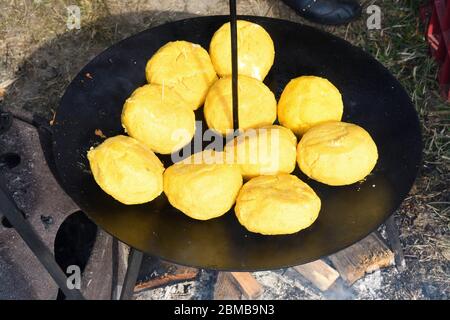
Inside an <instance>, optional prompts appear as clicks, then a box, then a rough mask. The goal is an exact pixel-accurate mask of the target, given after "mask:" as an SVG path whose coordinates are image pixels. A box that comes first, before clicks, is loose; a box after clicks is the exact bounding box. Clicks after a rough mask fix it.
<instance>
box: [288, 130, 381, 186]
mask: <svg viewBox="0 0 450 320" xmlns="http://www.w3.org/2000/svg"><path fill="white" fill-rule="evenodd" d="M377 159H378V151H377V146H376V145H375V142H374V141H373V140H372V137H371V136H370V135H369V133H367V131H366V130H364V129H363V128H361V127H359V126H357V125H355V124H351V123H345V122H334V121H333V122H326V123H323V124H320V125H317V126H315V127H312V128H311V129H309V131H308V132H306V133H305V135H304V136H303V137H302V139H301V140H300V143H299V144H298V147H297V162H298V165H299V167H300V169H301V170H302V171H303V172H304V173H305V174H306V175H307V176H308V177H310V178H312V179H314V180H317V181H319V182H322V183H325V184H328V185H331V186H342V185H348V184H352V183H355V182H357V181H360V180H362V179H364V178H365V177H366V176H367V175H368V174H369V173H370V172H371V171H372V170H373V168H374V167H375V164H376V163H377Z"/></svg>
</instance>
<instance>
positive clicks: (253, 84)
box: [204, 76, 277, 135]
mask: <svg viewBox="0 0 450 320" xmlns="http://www.w3.org/2000/svg"><path fill="white" fill-rule="evenodd" d="M232 101H233V100H232V90H231V77H230V76H227V77H224V78H221V79H219V80H217V81H216V82H215V83H214V84H213V86H212V87H211V89H210V90H209V92H208V95H207V96H206V101H205V108H204V114H205V119H206V123H207V124H208V127H209V128H210V129H214V130H215V131H217V132H219V133H221V134H223V135H225V134H227V131H228V130H232V129H233V102H232ZM238 101H239V104H238V105H239V128H240V129H248V128H259V127H263V126H267V125H271V124H272V123H274V121H275V120H276V118H277V101H276V100H275V96H274V94H273V93H272V91H270V89H269V88H268V87H267V86H266V85H265V84H264V83H262V82H261V81H258V80H256V79H254V78H250V77H247V76H239V78H238Z"/></svg>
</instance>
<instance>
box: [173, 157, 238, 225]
mask: <svg viewBox="0 0 450 320" xmlns="http://www.w3.org/2000/svg"><path fill="white" fill-rule="evenodd" d="M192 157H196V159H195V160H192V159H189V160H191V161H189V160H183V161H182V162H179V163H176V164H174V165H172V166H170V167H169V168H168V169H167V170H166V171H165V173H164V192H165V194H166V195H167V198H168V199H169V202H170V204H171V205H172V206H174V207H175V208H177V209H178V210H180V211H182V212H183V213H184V214H186V215H187V216H189V217H191V218H194V219H198V220H208V219H212V218H216V217H219V216H221V215H223V214H225V213H226V212H227V211H228V210H230V209H231V207H232V206H233V204H234V202H235V201H236V197H237V194H238V192H239V189H240V188H241V187H242V176H241V173H240V171H239V168H238V167H237V166H235V165H232V164H223V163H217V164H216V163H205V162H206V161H204V159H205V158H208V157H209V155H208V156H206V157H203V156H200V157H198V155H197V156H196V155H195V154H194V155H193V156H191V158H192ZM189 162H190V163H189Z"/></svg>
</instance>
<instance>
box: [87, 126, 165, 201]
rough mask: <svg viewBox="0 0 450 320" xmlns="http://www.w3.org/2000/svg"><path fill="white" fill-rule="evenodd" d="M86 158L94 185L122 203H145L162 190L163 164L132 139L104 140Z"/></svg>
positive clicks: (119, 137) (120, 137) (116, 137)
mask: <svg viewBox="0 0 450 320" xmlns="http://www.w3.org/2000/svg"><path fill="white" fill-rule="evenodd" d="M87 157H88V160H89V164H90V167H91V171H92V174H93V175H94V179H95V181H96V182H97V184H98V185H99V186H100V187H101V188H102V189H103V191H105V192H106V193H108V194H109V195H111V196H112V197H113V198H115V199H116V200H118V201H120V202H122V203H124V204H139V203H145V202H149V201H151V200H153V199H155V198H156V197H157V196H159V195H160V194H161V192H162V191H163V171H164V166H163V164H162V163H161V161H159V159H158V157H157V156H156V155H155V154H154V153H153V151H151V150H150V149H149V148H147V147H146V146H145V145H144V144H142V143H140V142H139V141H137V140H136V139H133V138H131V137H127V136H122V135H119V136H115V137H112V138H108V139H106V140H105V141H103V143H102V144H100V145H98V146H97V147H95V148H91V150H89V151H88V154H87Z"/></svg>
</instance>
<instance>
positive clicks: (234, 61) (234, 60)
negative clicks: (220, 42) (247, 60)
mask: <svg viewBox="0 0 450 320" xmlns="http://www.w3.org/2000/svg"><path fill="white" fill-rule="evenodd" d="M236 21H237V16H236V0H230V27H231V90H232V96H233V129H234V130H239V111H238V52H237V50H238V48H237V22H236Z"/></svg>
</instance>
